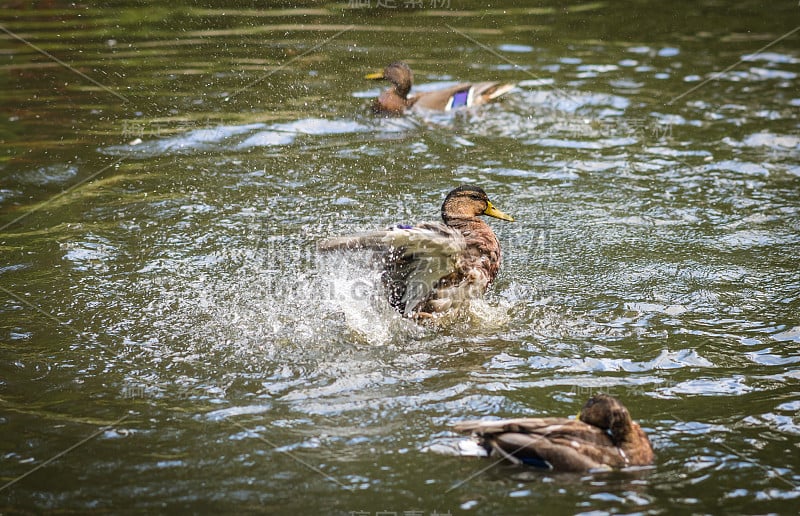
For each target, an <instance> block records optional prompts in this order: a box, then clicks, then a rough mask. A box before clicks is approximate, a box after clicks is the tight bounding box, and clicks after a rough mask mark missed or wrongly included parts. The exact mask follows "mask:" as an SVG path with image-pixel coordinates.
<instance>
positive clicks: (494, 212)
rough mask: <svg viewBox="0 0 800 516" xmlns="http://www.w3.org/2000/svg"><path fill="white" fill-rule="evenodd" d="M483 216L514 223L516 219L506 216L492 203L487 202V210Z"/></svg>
mask: <svg viewBox="0 0 800 516" xmlns="http://www.w3.org/2000/svg"><path fill="white" fill-rule="evenodd" d="M483 214H484V215H488V216H490V217H494V218H496V219H500V220H507V221H509V222H514V217H512V216H511V215H506V214H505V213H503V212H502V211H500V210H498V209H497V208H495V207H494V206H492V203H491V202H489V201H486V209H485V210H483Z"/></svg>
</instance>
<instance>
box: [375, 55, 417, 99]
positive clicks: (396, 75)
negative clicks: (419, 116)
mask: <svg viewBox="0 0 800 516" xmlns="http://www.w3.org/2000/svg"><path fill="white" fill-rule="evenodd" d="M366 78H367V79H386V80H387V81H389V82H391V83H392V84H393V85H394V90H395V91H396V92H397V94H398V95H399V96H400V97H402V98H403V100H406V99H408V92H410V91H411V85H412V84H414V74H413V73H412V72H411V68H409V67H408V65H407V64H405V63H404V62H402V61H396V62H394V63H392V64H390V65H389V66H387V67H386V68H384V69H383V71H382V72H377V73H371V74H369V75H367V76H366Z"/></svg>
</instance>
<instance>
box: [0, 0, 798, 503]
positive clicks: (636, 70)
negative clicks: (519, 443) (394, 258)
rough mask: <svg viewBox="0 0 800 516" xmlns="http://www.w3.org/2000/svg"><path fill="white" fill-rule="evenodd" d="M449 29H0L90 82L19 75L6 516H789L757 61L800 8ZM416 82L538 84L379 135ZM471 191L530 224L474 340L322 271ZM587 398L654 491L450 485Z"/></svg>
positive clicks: (787, 355) (539, 481) (780, 348)
mask: <svg viewBox="0 0 800 516" xmlns="http://www.w3.org/2000/svg"><path fill="white" fill-rule="evenodd" d="M456 3H457V2H456V1H455V0H453V1H452V2H451V4H452V5H451V9H449V10H448V9H444V10H443V11H439V10H432V9H425V8H423V9H421V10H417V11H414V10H410V9H396V10H375V9H362V10H356V11H354V10H352V9H351V10H347V9H346V7H347V6H346V4H342V5H337V6H331V5H328V4H321V3H320V4H317V3H314V2H309V3H308V4H309V5H305V6H303V8H302V9H294V8H289V7H286V8H285V9H274V10H262V9H250V8H248V9H246V10H240V9H237V8H235V7H234V8H230V9H222V8H219V9H211V10H207V9H198V8H196V7H191V6H187V7H185V8H166V7H156V4H153V6H150V7H145V8H141V7H135V6H130V7H117V8H115V9H114V10H113V12H112V10H102V9H100V10H98V9H95V8H88V7H81V6H75V7H64V8H63V9H61V8H56V9H51V10H36V11H15V10H13V9H7V10H6V11H5V12H4V14H3V15H2V24H3V26H4V27H6V28H7V29H9V30H11V31H13V32H14V33H15V34H18V35H19V36H20V37H22V38H24V39H26V40H28V41H30V42H32V43H34V44H35V45H36V46H37V47H38V48H41V49H43V50H45V51H46V52H48V53H50V54H51V55H53V56H56V57H57V58H59V59H60V60H62V61H64V62H66V63H69V64H70V66H71V67H74V69H67V68H65V67H62V66H60V65H59V64H58V63H56V62H54V61H53V60H52V59H49V58H48V57H46V56H44V55H42V54H41V53H39V52H37V51H36V50H34V49H33V48H31V47H30V46H26V45H25V44H24V43H22V42H20V41H19V40H17V39H13V38H11V37H6V38H5V39H4V40H3V41H2V44H1V46H0V48H2V56H3V62H2V68H3V77H4V79H3V82H4V83H5V86H4V90H5V95H4V97H5V98H4V100H2V104H3V113H4V115H3V119H2V121H1V122H0V124H2V125H0V128H2V135H3V136H2V139H3V141H4V144H5V145H4V147H5V149H4V153H3V156H2V158H0V167H2V184H0V201H1V202H2V205H1V207H2V218H1V219H0V224H2V234H1V236H2V252H3V256H4V260H3V263H2V269H0V272H2V276H0V279H1V282H0V285H1V286H2V296H3V301H2V307H1V308H0V320H1V321H2V344H0V353H1V355H0V367H1V368H2V376H1V377H0V409H1V411H0V442H2V443H3V444H2V447H1V448H0V453H1V455H0V473H1V474H2V477H1V478H0V481H1V482H2V483H3V484H6V483H7V482H13V483H12V484H6V485H5V486H3V487H2V490H0V510H2V511H5V510H12V509H21V510H29V511H37V512H39V511H51V510H56V509H66V510H74V511H79V512H85V511H95V510H96V511H106V510H111V511H114V512H119V511H123V512H124V511H133V512H149V511H162V510H166V509H179V508H180V509H190V510H193V511H196V512H207V511H219V510H223V511H230V512H242V511H254V512H294V513H304V514H311V513H312V512H319V513H349V512H357V511H364V512H365V513H370V514H374V513H376V512H377V511H389V512H390V513H398V514H401V513H402V512H403V511H418V512H419V513H424V514H432V513H434V512H439V513H446V512H450V513H460V512H462V511H470V512H476V513H481V514H499V513H530V512H531V511H537V512H538V511H541V512H546V513H550V512H553V511H560V512H567V513H581V512H591V511H600V512H610V513H617V512H652V513H656V512H661V511H667V512H675V511H685V512H692V513H709V512H746V513H767V512H786V513H789V512H794V511H796V507H797V503H798V502H797V498H798V497H800V489H798V487H797V485H798V482H800V469H799V468H798V460H797V458H798V453H800V451H799V450H798V445H799V444H800V421H798V410H800V394H798V385H800V367H799V366H798V362H800V320H799V319H798V314H800V262H798V258H797V257H798V254H800V213H798V210H799V209H800V188H798V185H800V178H799V176H800V161H798V157H800V136H799V135H798V134H799V133H800V131H798V120H800V117H799V116H798V113H799V111H798V109H800V95H798V90H797V74H798V73H800V52H798V51H797V46H796V45H795V43H796V41H797V38H798V35H797V33H794V34H793V35H790V36H789V37H787V38H786V39H785V40H784V41H782V42H778V43H776V44H775V45H773V46H771V47H770V48H769V49H768V50H765V51H764V52H761V53H757V51H758V49H760V48H761V47H763V46H764V45H766V44H768V43H770V42H772V41H773V40H775V39H777V38H779V37H781V36H782V35H784V34H786V33H788V32H789V31H791V30H793V29H794V28H795V26H796V25H798V23H797V22H798V20H800V17H798V13H797V10H796V8H795V7H794V6H790V7H786V8H785V9H786V12H785V16H781V15H780V13H775V12H771V13H770V15H769V16H767V15H765V14H764V13H763V12H762V10H763V9H762V8H761V7H759V6H757V5H756V4H752V5H749V4H742V5H741V6H739V7H738V8H737V10H728V11H725V12H720V11H719V8H718V7H713V8H712V7H708V8H707V9H706V8H704V7H703V6H702V5H700V4H696V3H687V4H686V5H685V6H674V7H669V8H667V7H665V6H663V5H661V4H659V5H658V9H654V7H653V6H648V5H644V4H641V3H639V2H625V3H620V4H617V3H615V4H613V5H607V4H601V3H598V4H589V5H585V6H582V7H577V8H572V9H564V8H563V6H562V5H561V4H558V6H555V4H554V7H552V8H549V7H546V6H540V7H536V8H534V7H531V8H518V7H513V6H512V4H513V3H512V2H506V3H507V4H508V5H507V6H505V8H504V6H503V5H497V6H494V7H493V8H492V9H490V10H488V11H470V9H469V7H470V6H469V5H466V4H469V2H463V3H464V4H465V5H464V6H461V5H460V4H461V3H462V2H459V5H458V6H457V5H455V4H456ZM159 5H160V4H159ZM12 7H13V6H12ZM343 8H345V9H344V10H343ZM475 8H478V7H477V6H475ZM704 9H705V10H704ZM776 9H777V7H776ZM480 12H483V15H482V16H481V17H477V15H476V13H480ZM445 14H446V16H445ZM658 22H660V24H659V23H658ZM351 25H352V27H351ZM448 26H449V27H452V28H453V30H451V29H450V28H449V27H448ZM612 27H613V28H612ZM341 31H345V32H344V33H342V34H339V35H338V36H337V37H336V38H334V39H332V40H331V41H329V42H328V43H325V44H324V45H321V46H319V48H315V47H316V46H317V45H320V44H321V43H322V42H323V41H325V40H326V39H327V38H330V37H332V36H334V35H336V34H337V33H339V32H341ZM399 58H403V59H407V60H408V61H409V62H410V63H411V65H412V67H413V68H414V69H415V71H416V76H417V81H418V82H419V83H420V89H424V88H426V87H435V86H436V85H442V84H449V83H452V82H453V81H456V80H458V79H478V80H480V79H496V80H503V81H514V82H516V83H518V86H517V88H516V89H515V90H514V91H513V92H512V93H511V94H510V95H509V96H508V97H507V98H506V99H505V100H504V101H503V102H501V103H498V104H494V105H490V106H486V107H484V108H481V109H477V110H473V111H469V112H459V113H455V114H445V115H442V114H427V115H419V116H413V117H406V118H396V119H378V118H374V117H373V116H371V114H370V113H369V104H370V102H371V101H372V99H373V98H374V97H375V96H377V94H378V93H379V91H380V89H381V88H382V87H383V86H384V85H383V84H381V85H377V84H375V83H370V82H368V81H362V80H361V77H363V75H364V73H366V72H370V71H373V70H375V69H378V68H380V67H382V66H383V65H385V64H386V63H388V62H390V61H392V60H395V59H399ZM740 60H741V62H740V63H739V64H738V65H737V66H736V67H734V68H732V69H730V70H728V71H726V72H725V73H723V74H721V75H717V74H716V72H719V71H721V70H723V69H725V68H726V67H728V66H730V65H732V64H734V63H736V62H737V61H740ZM284 63H288V64H287V65H286V66H285V67H280V66H281V65H282V64H284ZM76 70H77V71H79V72H81V73H83V74H86V75H87V76H91V77H92V78H93V79H95V80H97V81H98V82H100V83H101V84H103V88H101V87H99V86H97V85H95V84H93V83H91V82H89V81H87V80H86V79H84V78H83V77H82V76H80V75H78V74H77V72H76ZM706 79H712V81H710V82H708V83H706V84H702V83H703V81H705V80H706ZM696 86H699V87H698V88H697V89H696V90H694V91H690V90H691V89H692V88H694V87H696ZM104 88H108V90H106V89H104ZM111 92H115V93H117V94H119V95H122V96H123V97H124V100H123V99H121V98H117V97H115V96H114V95H113V94H112V93H111ZM672 99H675V100H674V102H670V101H671V100H672ZM461 183H474V184H478V185H480V186H482V187H483V188H484V189H485V190H486V191H487V192H488V193H489V195H490V197H491V198H492V200H493V202H494V204H495V205H497V206H498V207H499V208H501V209H502V210H504V211H506V212H508V213H510V214H512V215H513V216H514V217H515V219H516V222H514V223H506V222H503V221H499V220H490V221H489V223H490V224H491V225H492V227H493V228H494V230H495V232H496V233H497V235H498V237H499V239H500V242H501V245H502V247H503V253H504V268H503V270H502V271H501V274H500V276H499V277H498V280H497V282H496V283H495V285H494V286H493V287H492V289H491V290H490V292H489V293H488V295H487V297H486V299H485V300H484V301H481V302H476V303H474V304H473V305H472V306H471V307H470V309H469V310H467V311H465V312H462V313H458V314H449V315H447V316H445V317H443V318H441V319H439V320H437V321H434V322H432V323H427V324H415V323H413V322H411V321H408V320H403V319H401V318H400V317H398V316H397V314H395V313H393V312H392V311H391V310H390V309H389V308H388V307H387V306H386V304H385V302H384V301H383V298H382V297H381V296H380V294H379V293H376V291H375V288H376V287H377V285H378V284H379V272H378V271H376V270H375V269H374V267H372V266H371V264H370V261H369V258H368V257H365V256H359V255H354V254H352V253H351V254H330V255H320V254H319V253H318V252H317V251H316V244H317V242H319V241H320V240H322V239H324V238H327V237H331V236H335V235H340V234H345V233H349V232H355V231H361V230H367V229H371V228H376V227H384V226H387V225H389V224H393V223H398V222H403V223H413V222H417V221H422V220H436V219H437V217H438V214H439V208H440V205H441V202H442V199H443V197H444V195H445V194H446V193H447V192H448V191H449V190H450V189H452V188H453V187H454V186H457V185H458V184H461ZM597 391H604V392H610V393H612V394H614V395H616V396H618V397H619V398H620V399H621V400H622V401H623V402H624V403H625V404H626V405H627V406H628V407H629V409H630V411H631V412H632V414H633V415H634V417H635V418H636V419H637V420H638V421H640V423H641V424H642V426H643V427H644V428H645V429H646V430H647V432H648V433H649V434H650V436H651V439H652V441H653V444H654V447H655V449H656V452H657V459H656V463H655V466H654V467H653V468H648V469H644V470H641V471H635V472H617V473H613V474H594V475H559V474H551V473H546V472H539V471H533V470H528V469H523V468H519V467H516V466H510V465H503V464H499V465H496V466H493V467H490V468H488V469H487V466H488V465H489V463H487V462H486V461H485V460H483V461H481V460H479V459H475V458H463V457H453V456H452V455H451V452H452V450H453V449H454V447H455V446H458V443H459V438H457V436H456V435H455V434H453V433H451V432H450V431H449V425H450V424H452V423H453V422H455V421H458V420H461V419H466V418H476V417H485V416H501V417H507V416H520V415H528V416H543V415H564V416H566V415H571V414H575V413H577V412H578V410H579V408H580V406H581V405H582V403H583V401H585V399H586V398H588V397H589V396H590V395H591V394H592V393H593V392H597ZM107 425H108V426H107ZM98 430H100V431H99V432H98ZM95 434H96V435H95ZM87 438H89V439H88V440H87ZM76 444H79V445H78V446H76V447H73V446H74V445H76ZM70 447H73V448H70ZM65 450H68V453H66V454H64V455H62V456H58V457H57V458H56V460H54V461H52V462H49V463H46V462H45V461H48V459H51V458H53V457H54V456H57V455H58V454H59V453H61V452H64V451H65ZM35 467H40V469H38V470H35V471H33V472H32V473H31V474H30V475H28V476H26V477H24V478H21V479H20V478H19V477H20V476H21V475H24V474H26V473H28V472H30V471H31V470H32V469H33V468H35Z"/></svg>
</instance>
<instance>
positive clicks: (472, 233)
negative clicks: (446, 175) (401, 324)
mask: <svg viewBox="0 0 800 516" xmlns="http://www.w3.org/2000/svg"><path fill="white" fill-rule="evenodd" d="M480 215H488V216H490V217H495V218H498V219H502V220H507V221H513V220H514V219H513V218H512V217H511V216H509V215H506V214H505V213H503V212H502V211H500V210H498V209H497V208H495V207H494V206H493V205H492V203H491V202H490V201H489V197H487V195H486V192H484V191H483V190H482V189H481V188H478V187H477V186H470V185H463V186H459V187H458V188H456V189H455V190H453V191H452V192H450V193H448V194H447V197H445V200H444V203H443V204H442V219H443V221H444V222H443V223H440V222H423V223H420V224H417V225H415V226H407V225H402V224H401V225H396V226H392V227H390V228H388V229H385V230H382V231H373V232H369V233H363V234H358V235H352V236H344V237H338V238H332V239H330V240H327V241H325V242H322V243H321V244H320V245H319V248H320V249H321V250H327V251H330V250H336V249H367V250H372V251H378V252H379V253H380V256H381V260H382V266H383V273H382V280H383V285H384V288H385V290H386V294H387V297H388V299H389V303H390V304H391V306H393V307H394V308H395V309H396V310H397V311H399V312H400V313H401V314H403V315H404V316H406V317H415V318H425V317H431V316H432V315H433V314H434V313H439V312H444V311H446V310H450V309H452V308H457V307H458V306H460V305H461V304H463V303H464V302H466V301H468V300H469V299H472V298H474V297H478V296H482V295H483V293H484V292H485V291H486V289H487V288H488V287H489V285H490V284H491V283H492V281H493V280H494V278H495V276H496V275H497V272H498V270H499V269H500V264H501V260H502V259H501V256H500V243H499V242H498V241H497V237H496V236H495V234H494V232H492V228H490V227H489V225H488V224H486V223H485V222H484V221H483V220H481V219H480V218H479V216H480Z"/></svg>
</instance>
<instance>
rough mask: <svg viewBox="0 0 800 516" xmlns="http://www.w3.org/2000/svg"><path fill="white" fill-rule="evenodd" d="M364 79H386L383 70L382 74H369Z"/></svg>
mask: <svg viewBox="0 0 800 516" xmlns="http://www.w3.org/2000/svg"><path fill="white" fill-rule="evenodd" d="M364 78H365V79H372V80H378V79H384V78H385V77H384V76H383V70H381V71H380V72H375V73H368V74H367V75H365V76H364Z"/></svg>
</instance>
